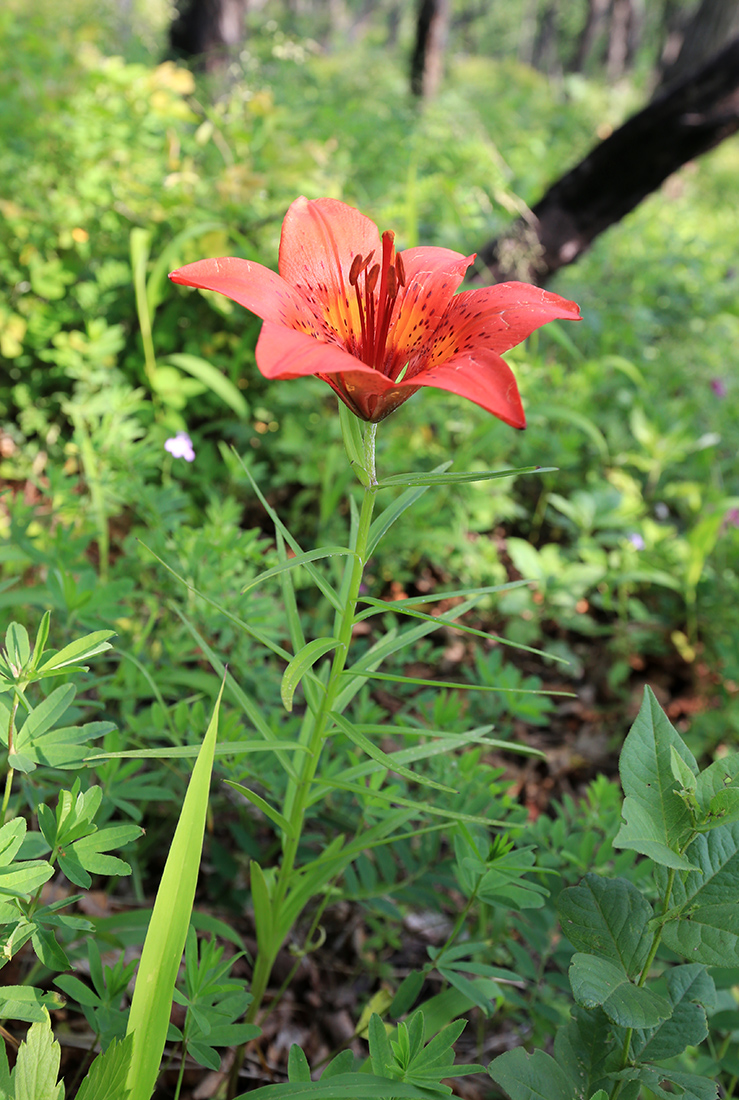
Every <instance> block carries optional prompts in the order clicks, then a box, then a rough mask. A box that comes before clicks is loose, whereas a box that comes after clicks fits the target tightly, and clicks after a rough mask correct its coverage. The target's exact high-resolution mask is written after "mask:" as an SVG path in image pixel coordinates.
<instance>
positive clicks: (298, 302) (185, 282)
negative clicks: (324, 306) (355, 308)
mask: <svg viewBox="0 0 739 1100" xmlns="http://www.w3.org/2000/svg"><path fill="white" fill-rule="evenodd" d="M169 277H170V279H171V280H172V282H173V283H180V284H181V285H182V286H194V287H198V288H199V289H200V290H215V291H216V292H217V293H218V294H223V295H225V297H226V298H231V300H232V301H234V302H238V304H239V305H240V306H245V307H246V309H249V310H251V312H252V313H256V315H257V317H261V318H262V320H263V321H272V322H273V323H274V324H278V325H287V326H288V327H290V328H293V327H299V328H301V329H302V330H303V331H304V332H313V333H314V334H315V335H318V334H319V331H321V329H320V325H319V324H318V323H317V320H316V317H315V315H314V313H313V311H312V309H311V307H310V306H309V305H308V303H307V302H306V301H305V299H304V298H303V296H302V295H301V294H300V292H299V291H297V290H295V288H294V287H292V286H290V285H289V283H286V282H285V280H284V279H282V278H280V276H279V275H277V274H276V273H275V272H274V271H270V269H269V268H268V267H264V266H263V265H262V264H257V263H252V262H251V260H240V259H237V258H236V257H234V256H221V257H219V258H218V259H215V260H198V261H197V262H196V263H194V264H186V265H185V267H181V268H179V269H178V270H177V271H173V272H172V273H171V275H170V276H169Z"/></svg>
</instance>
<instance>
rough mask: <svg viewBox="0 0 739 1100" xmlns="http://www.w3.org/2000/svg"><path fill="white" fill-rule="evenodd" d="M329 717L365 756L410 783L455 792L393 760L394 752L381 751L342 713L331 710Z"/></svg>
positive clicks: (451, 788)
mask: <svg viewBox="0 0 739 1100" xmlns="http://www.w3.org/2000/svg"><path fill="white" fill-rule="evenodd" d="M331 718H332V720H333V721H334V722H335V724H336V725H337V727H338V728H339V729H340V730H341V732H342V733H344V734H346V736H347V737H348V738H349V740H350V741H353V742H354V744H355V745H356V746H357V747H358V748H360V749H362V751H363V752H366V753H367V756H369V757H370V758H371V759H372V760H374V761H375V762H376V763H377V764H380V765H381V766H382V767H384V768H387V769H388V770H389V771H391V772H395V773H396V774H397V775H402V776H403V777H404V779H408V780H410V782H411V783H418V784H420V785H421V786H424V787H433V789H434V790H437V791H448V792H449V793H450V794H456V793H457V792H456V791H455V790H454V788H453V787H447V786H446V785H445V784H444V783H437V782H435V780H433V779H429V778H428V777H427V776H425V775H416V773H415V772H412V771H411V770H410V768H406V767H404V765H403V764H402V763H400V762H399V761H396V760H395V756H396V755H397V754H396V753H393V754H392V756H391V755H389V754H388V753H386V752H383V751H382V749H381V748H379V746H378V745H375V743H374V742H373V741H370V739H369V737H365V735H364V734H363V733H362V731H361V730H360V729H359V728H358V727H357V726H355V725H354V724H353V723H352V722H349V721H348V720H347V719H346V718H344V716H343V715H341V714H337V713H336V712H335V711H332V712H331Z"/></svg>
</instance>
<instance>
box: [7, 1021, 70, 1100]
mask: <svg viewBox="0 0 739 1100" xmlns="http://www.w3.org/2000/svg"><path fill="white" fill-rule="evenodd" d="M61 1055H62V1048H61V1047H60V1046H59V1044H58V1043H57V1042H56V1041H55V1039H54V1036H53V1034H52V1031H51V1020H50V1019H49V1014H48V1012H46V1011H45V1010H44V1019H43V1021H39V1022H38V1023H34V1024H32V1025H31V1027H30V1028H29V1029H28V1032H27V1033H26V1038H25V1042H23V1043H21V1045H20V1047H19V1049H18V1060H17V1061H16V1063H15V1069H14V1070H13V1083H14V1085H15V1098H14V1100H61V1098H62V1097H63V1096H64V1085H63V1084H62V1082H61V1081H59V1082H58V1083H57V1078H58V1076H59V1063H60V1061H61Z"/></svg>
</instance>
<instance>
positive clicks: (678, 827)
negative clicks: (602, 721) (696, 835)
mask: <svg viewBox="0 0 739 1100" xmlns="http://www.w3.org/2000/svg"><path fill="white" fill-rule="evenodd" d="M671 747H674V749H675V751H676V752H677V754H678V755H679V756H680V757H681V758H682V760H683V761H684V762H685V764H687V766H688V767H689V768H690V770H691V771H692V773H693V774H694V775H695V774H697V772H698V767H697V765H696V762H695V759H694V758H693V755H692V753H691V752H690V750H689V749H688V747H687V745H686V744H685V742H684V741H683V740H682V738H681V737H680V736H679V734H678V733H677V732H676V731H675V730H674V729H673V727H672V725H671V724H670V722H669V720H668V718H667V716H666V715H665V713H664V711H663V710H662V708H661V707H660V705H659V703H658V702H657V699H656V697H655V695H654V692H653V691H652V690H651V688H649V687H646V688H645V689H644V700H643V702H642V705H641V709H640V710H639V714H638V715H637V718H636V721H635V722H634V724H633V726H632V727H631V730H630V731H629V734H628V736H627V738H626V741H625V742H624V747H623V750H622V752H621V762H620V772H621V782H622V784H623V788H624V794H625V795H626V797H625V799H624V804H623V810H622V814H623V818H624V824H622V826H621V828H620V830H619V832H618V835H617V836H616V839H615V840H614V842H613V844H614V847H616V848H630V849H633V850H634V851H636V852H640V853H641V854H642V855H645V856H649V858H650V859H653V860H654V861H655V862H656V863H659V864H661V865H663V866H666V867H672V868H674V869H676V870H690V869H691V868H692V867H693V864H692V863H691V862H690V860H689V859H687V858H686V857H685V856H684V855H681V847H682V845H683V844H684V843H685V842H686V840H687V838H688V836H689V835H690V831H691V817H690V811H689V810H688V808H687V806H686V805H685V803H684V802H683V800H682V799H681V798H680V796H679V795H678V794H677V791H676V790H675V787H676V781H675V777H674V775H673V772H672V763H671V755H670V748H671Z"/></svg>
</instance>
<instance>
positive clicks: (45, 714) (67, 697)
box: [16, 684, 77, 752]
mask: <svg viewBox="0 0 739 1100" xmlns="http://www.w3.org/2000/svg"><path fill="white" fill-rule="evenodd" d="M76 694H77V689H76V687H75V686H74V684H63V685H62V686H61V687H58V688H54V690H53V691H52V692H50V694H49V695H47V696H46V698H45V699H43V700H42V701H41V702H40V703H39V705H38V706H37V707H34V708H33V710H32V711H31V713H30V714H29V715H28V717H27V718H26V720H25V722H24V723H23V725H22V726H21V728H20V730H19V731H18V738H17V741H16V748H17V750H18V752H23V751H24V749H25V747H26V745H27V744H28V743H29V742H30V741H32V740H33V739H34V738H37V737H42V736H43V735H44V734H45V733H46V731H47V730H49V729H51V727H52V726H53V725H55V724H56V723H57V722H58V721H59V719H60V718H61V716H62V715H63V714H64V713H65V711H66V710H68V708H69V707H70V706H71V704H72V701H73V699H74V697H75V695H76Z"/></svg>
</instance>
